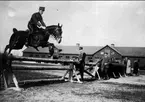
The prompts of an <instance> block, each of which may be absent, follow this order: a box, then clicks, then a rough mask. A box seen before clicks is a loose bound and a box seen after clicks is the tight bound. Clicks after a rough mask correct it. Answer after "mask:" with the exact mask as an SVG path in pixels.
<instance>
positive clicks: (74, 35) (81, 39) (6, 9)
mask: <svg viewBox="0 0 145 102" xmlns="http://www.w3.org/2000/svg"><path fill="white" fill-rule="evenodd" d="M39 6H45V7H46V10H45V12H44V14H43V18H44V21H45V23H46V25H54V24H57V23H60V24H63V28H62V29H63V40H62V43H61V45H76V43H80V44H81V45H86V46H105V45H107V44H108V45H110V44H112V43H113V44H115V46H138V47H144V46H145V1H0V12H1V16H0V23H1V27H0V47H1V49H3V48H4V47H5V45H6V44H8V41H9V38H10V36H11V34H12V28H14V27H15V28H17V29H18V30H26V29H27V23H28V21H29V20H30V17H31V15H32V13H34V12H37V11H38V8H39ZM50 41H52V42H54V43H55V44H57V43H56V41H53V39H50Z"/></svg>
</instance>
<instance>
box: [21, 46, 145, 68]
mask: <svg viewBox="0 0 145 102" xmlns="http://www.w3.org/2000/svg"><path fill="white" fill-rule="evenodd" d="M56 47H57V48H58V49H61V52H59V51H58V49H56V50H55V56H57V57H58V58H59V59H72V58H75V57H77V56H78V54H79V50H78V47H77V46H56ZM82 47H83V51H84V52H85V53H86V54H87V56H86V62H89V61H90V60H92V61H96V60H98V59H101V58H102V57H103V56H104V53H105V52H107V53H108V55H109V56H110V57H111V58H115V59H116V60H118V61H121V60H122V59H123V58H125V57H128V58H130V60H131V62H132V65H133V62H134V60H136V59H139V60H140V62H139V64H140V67H142V68H145V47H117V46H115V45H114V44H112V45H110V46H109V45H106V46H82ZM38 49H39V51H37V50H36V49H34V48H32V47H29V48H26V49H25V50H24V51H23V56H26V57H39V58H49V57H50V55H49V50H48V48H41V47H39V48H38Z"/></svg>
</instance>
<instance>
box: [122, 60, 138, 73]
mask: <svg viewBox="0 0 145 102" xmlns="http://www.w3.org/2000/svg"><path fill="white" fill-rule="evenodd" d="M123 64H124V65H125V66H126V69H125V74H126V75H128V76H132V75H139V73H138V70H139V59H136V60H134V62H133V63H131V60H130V58H127V57H125V58H124V60H123Z"/></svg>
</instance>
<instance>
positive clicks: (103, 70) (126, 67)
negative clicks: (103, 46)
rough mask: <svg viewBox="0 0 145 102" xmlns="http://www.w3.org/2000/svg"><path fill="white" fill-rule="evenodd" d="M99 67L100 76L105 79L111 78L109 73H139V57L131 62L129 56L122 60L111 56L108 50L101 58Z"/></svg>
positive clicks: (114, 74) (115, 75) (131, 74)
mask: <svg viewBox="0 0 145 102" xmlns="http://www.w3.org/2000/svg"><path fill="white" fill-rule="evenodd" d="M115 63H116V64H115ZM98 67H99V70H98V71H99V73H100V77H101V78H102V79H104V80H108V79H109V78H110V76H109V74H113V77H120V76H133V75H139V73H138V70H139V60H138V59H136V60H134V62H133V63H131V60H130V58H127V57H126V58H124V59H123V60H122V61H121V60H119V61H117V60H115V58H111V57H110V56H109V55H108V53H107V52H105V53H104V56H103V57H102V58H101V59H100V62H99V65H98Z"/></svg>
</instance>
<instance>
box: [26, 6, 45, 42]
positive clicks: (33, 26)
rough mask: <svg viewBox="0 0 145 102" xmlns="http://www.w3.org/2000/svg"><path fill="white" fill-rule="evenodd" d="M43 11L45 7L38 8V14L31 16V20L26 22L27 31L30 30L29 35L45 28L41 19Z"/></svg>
mask: <svg viewBox="0 0 145 102" xmlns="http://www.w3.org/2000/svg"><path fill="white" fill-rule="evenodd" d="M44 11H45V7H39V12H36V13H34V14H33V15H32V16H31V19H30V21H29V22H28V29H29V30H30V33H29V34H32V33H34V32H36V31H39V30H40V27H43V29H45V28H46V25H45V23H44V21H43V18H42V14H43V12H44ZM28 38H29V37H28ZM28 40H29V39H28ZM28 42H29V41H28Z"/></svg>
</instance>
